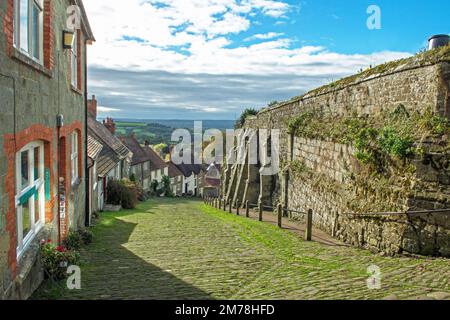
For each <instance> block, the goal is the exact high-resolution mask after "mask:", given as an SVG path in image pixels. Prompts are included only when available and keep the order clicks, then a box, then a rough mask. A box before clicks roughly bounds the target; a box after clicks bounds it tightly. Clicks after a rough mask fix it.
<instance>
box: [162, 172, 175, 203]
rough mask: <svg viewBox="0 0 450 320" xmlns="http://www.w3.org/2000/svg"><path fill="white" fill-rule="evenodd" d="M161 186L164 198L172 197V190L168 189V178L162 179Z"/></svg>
mask: <svg viewBox="0 0 450 320" xmlns="http://www.w3.org/2000/svg"><path fill="white" fill-rule="evenodd" d="M162 185H163V188H164V194H165V196H166V197H169V198H172V197H173V196H174V194H173V191H172V188H171V187H170V177H168V176H164V177H163V178H162Z"/></svg>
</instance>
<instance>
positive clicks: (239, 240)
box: [33, 199, 450, 300]
mask: <svg viewBox="0 0 450 320" xmlns="http://www.w3.org/2000/svg"><path fill="white" fill-rule="evenodd" d="M93 231H94V234H95V240H94V243H93V244H92V245H90V246H88V247H85V248H83V249H82V251H81V254H82V258H83V264H82V266H81V268H82V289H81V290H79V291H68V290H67V289H62V288H63V287H64V283H57V284H55V283H50V282H47V283H45V284H44V285H42V286H41V288H40V289H39V290H38V291H37V292H36V293H35V295H34V296H33V298H34V299H302V300H303V299H449V298H450V285H449V278H450V261H449V260H448V259H432V258H407V257H395V258H390V257H382V256H380V255H374V254H372V253H370V252H368V251H365V250H360V249H356V248H350V247H346V246H335V245H326V244H323V243H319V242H305V241H303V239H302V238H301V237H300V235H298V234H296V233H295V232H291V231H289V230H281V229H279V228H277V227H276V226H273V225H272V224H270V223H261V222H258V221H255V220H254V219H248V218H245V217H237V216H236V215H232V214H229V213H226V212H223V211H220V210H217V209H214V208H211V207H209V206H206V205H204V204H203V202H199V201H194V200H183V199H181V200H180V199H162V200H151V201H149V202H147V203H144V204H141V205H140V206H139V207H138V209H136V210H132V211H124V212H119V213H103V214H102V218H101V220H100V221H99V222H98V224H97V226H95V227H94V228H93ZM372 265H376V266H378V267H379V268H380V270H381V289H379V290H376V289H375V290H369V289H368V287H367V279H368V278H369V275H368V273H367V269H368V267H369V266H372Z"/></svg>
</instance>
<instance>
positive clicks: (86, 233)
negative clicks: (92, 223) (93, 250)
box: [78, 229, 94, 245]
mask: <svg viewBox="0 0 450 320" xmlns="http://www.w3.org/2000/svg"><path fill="white" fill-rule="evenodd" d="M78 232H79V233H80V235H81V240H82V241H83V244H84V245H89V244H91V243H92V242H93V241H94V233H93V232H92V231H91V230H88V229H82V230H79V231H78Z"/></svg>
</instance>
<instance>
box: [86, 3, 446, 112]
mask: <svg viewBox="0 0 450 320" xmlns="http://www.w3.org/2000/svg"><path fill="white" fill-rule="evenodd" d="M85 5H86V7H87V11H88V15H89V18H90V21H91V24H92V26H93V29H94V32H95V35H96V38H97V42H96V43H95V44H94V45H93V46H92V47H91V48H90V52H89V54H90V56H89V61H90V70H91V71H90V78H89V85H90V91H91V93H93V94H96V95H97V97H98V99H99V103H100V105H101V110H100V111H101V114H102V115H103V116H106V115H108V116H113V117H126V118H130V117H133V118H142V119H148V118H154V119H164V118H179V119H234V118H235V117H236V116H238V115H239V114H240V112H241V111H242V109H244V108H247V107H257V108H259V107H263V106H265V105H266V104H267V103H269V102H270V101H273V100H278V101H280V100H284V99H288V98H290V97H292V96H295V95H299V94H301V93H304V92H306V91H308V90H310V89H312V88H314V87H316V86H319V85H321V84H324V83H327V82H330V81H334V80H337V79H339V78H341V77H343V76H346V75H350V74H353V73H355V72H356V71H357V70H358V69H360V68H365V67H368V66H369V65H377V64H380V63H383V62H385V61H389V60H393V59H398V58H401V57H407V56H409V55H411V54H414V53H416V52H417V51H419V50H420V49H422V48H423V47H424V46H426V42H427V38H428V37H429V36H430V35H432V34H436V33H448V32H450V30H449V29H450V28H449V26H450V24H449V23H448V17H445V15H446V14H447V15H448V12H450V2H448V1H442V0H434V1H418V0H416V1H406V0H396V1H392V0H378V1H365V0H314V1H313V0H310V1H291V0H285V1H281V0H148V1H141V0H129V1H126V2H123V1H121V0H85ZM370 5H377V6H378V7H379V8H380V9H381V26H382V28H381V30H369V29H368V28H367V25H366V21H367V19H368V17H369V15H368V14H367V12H366V11H367V8H368V7H369V6H370Z"/></svg>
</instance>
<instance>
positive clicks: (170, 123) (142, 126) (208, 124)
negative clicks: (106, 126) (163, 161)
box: [115, 119, 234, 145]
mask: <svg viewBox="0 0 450 320" xmlns="http://www.w3.org/2000/svg"><path fill="white" fill-rule="evenodd" d="M115 122H116V135H118V136H124V135H130V134H131V133H134V134H135V135H136V138H137V139H138V140H139V142H141V143H144V142H145V141H146V140H147V141H148V142H149V143H150V144H151V145H157V144H161V143H163V144H166V145H171V144H174V142H172V141H171V138H172V132H173V131H174V130H175V129H188V130H189V131H191V132H193V130H194V120H136V119H115ZM202 125H203V131H205V130H208V129H218V130H221V131H223V130H226V129H233V127H234V121H233V120H204V121H203V122H202Z"/></svg>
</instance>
